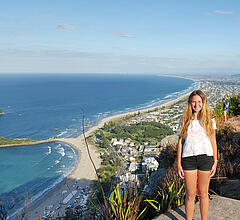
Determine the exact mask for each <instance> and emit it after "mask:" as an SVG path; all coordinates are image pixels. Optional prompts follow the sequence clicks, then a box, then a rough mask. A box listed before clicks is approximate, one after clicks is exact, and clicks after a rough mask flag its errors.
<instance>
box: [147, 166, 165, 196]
mask: <svg viewBox="0 0 240 220" xmlns="http://www.w3.org/2000/svg"><path fill="white" fill-rule="evenodd" d="M166 172H167V171H166V169H165V168H160V169H158V170H156V171H154V172H152V173H151V176H150V178H149V185H148V187H147V188H148V189H147V191H148V193H149V194H150V195H152V194H153V193H154V192H156V191H157V190H158V186H159V183H160V182H161V179H162V178H164V177H165V175H166Z"/></svg>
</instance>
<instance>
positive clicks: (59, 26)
mask: <svg viewBox="0 0 240 220" xmlns="http://www.w3.org/2000/svg"><path fill="white" fill-rule="evenodd" d="M56 26H57V28H59V29H65V30H76V29H78V28H77V27H74V26H72V25H69V24H56Z"/></svg>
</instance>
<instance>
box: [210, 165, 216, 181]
mask: <svg viewBox="0 0 240 220" xmlns="http://www.w3.org/2000/svg"><path fill="white" fill-rule="evenodd" d="M216 169H217V161H215V162H214V164H213V166H212V169H211V171H210V178H212V177H213V176H214V175H215V173H216Z"/></svg>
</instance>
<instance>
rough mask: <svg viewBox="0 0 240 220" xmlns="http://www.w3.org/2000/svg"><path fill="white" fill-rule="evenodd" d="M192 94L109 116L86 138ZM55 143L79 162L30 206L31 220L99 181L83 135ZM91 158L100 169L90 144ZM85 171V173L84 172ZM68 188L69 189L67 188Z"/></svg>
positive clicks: (89, 131)
mask: <svg viewBox="0 0 240 220" xmlns="http://www.w3.org/2000/svg"><path fill="white" fill-rule="evenodd" d="M190 93H191V92H189V93H187V94H184V95H181V96H180V97H178V98H176V99H173V100H171V101H168V102H166V103H163V104H160V105H157V106H154V107H148V108H145V109H140V110H134V111H131V112H125V113H121V114H117V115H112V116H108V117H106V118H102V119H100V120H99V121H98V123H97V125H95V126H92V127H90V128H89V129H88V130H87V131H85V136H86V138H88V137H89V136H91V135H93V134H94V132H96V131H97V130H98V129H100V128H102V127H103V126H104V124H105V123H108V122H110V121H114V120H119V119H121V118H124V117H126V116H131V115H134V114H136V113H139V112H140V113H141V114H143V113H146V112H148V111H152V110H155V109H159V108H162V107H167V106H170V105H172V104H174V103H176V102H178V101H180V100H182V99H184V98H186V97H187V96H188V95H189V94H190ZM52 141H53V142H61V143H65V144H67V145H69V146H70V147H71V148H73V149H74V150H76V151H77V154H78V161H77V163H76V166H75V168H74V169H73V171H72V172H71V173H70V174H69V175H68V176H66V177H64V178H63V180H62V181H61V182H60V183H58V184H56V185H55V186H54V187H52V188H51V189H49V190H48V191H46V192H45V193H43V195H42V196H41V197H40V198H37V199H36V201H33V202H32V204H30V207H29V211H28V217H30V219H37V218H38V216H39V215H40V216H41V215H43V207H45V206H49V205H52V204H54V206H53V209H54V210H56V207H57V206H58V204H59V201H62V199H63V196H62V192H63V191H64V190H65V191H66V190H67V189H70V190H67V191H68V193H71V191H73V190H75V189H76V185H78V186H81V187H86V185H87V186H92V184H93V182H94V181H95V180H96V179H97V177H96V174H95V171H94V169H93V165H92V163H91V161H90V159H89V156H88V153H87V149H86V143H85V140H84V136H83V134H80V135H78V136H77V137H73V138H56V139H54V140H52ZM88 145H89V150H90V154H91V157H92V158H93V161H94V163H95V165H96V167H97V169H98V168H100V164H101V161H100V159H99V153H98V152H97V151H98V149H97V148H96V146H94V145H91V144H88ZM84 171H85V172H84ZM66 186H67V188H66ZM66 207H67V206H63V207H61V208H60V209H58V210H57V213H60V214H62V215H63V214H64V213H65V208H66Z"/></svg>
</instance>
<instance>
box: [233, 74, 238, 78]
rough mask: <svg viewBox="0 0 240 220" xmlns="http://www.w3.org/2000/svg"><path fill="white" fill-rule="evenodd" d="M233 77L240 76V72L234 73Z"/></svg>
mask: <svg viewBox="0 0 240 220" xmlns="http://www.w3.org/2000/svg"><path fill="white" fill-rule="evenodd" d="M232 77H240V74H233V75H232Z"/></svg>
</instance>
